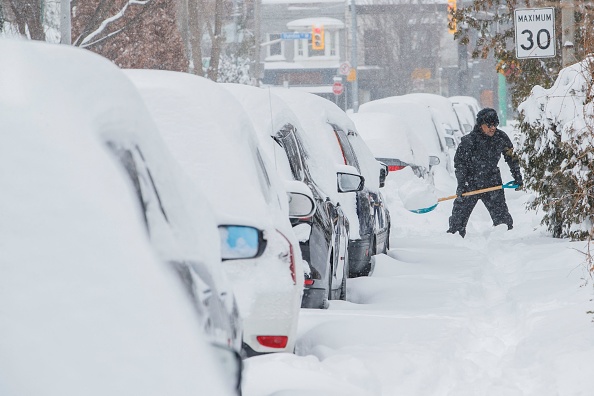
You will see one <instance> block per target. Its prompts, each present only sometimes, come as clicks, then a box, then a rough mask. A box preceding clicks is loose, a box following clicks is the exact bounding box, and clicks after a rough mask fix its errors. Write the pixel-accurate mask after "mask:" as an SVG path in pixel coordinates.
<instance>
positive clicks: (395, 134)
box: [349, 112, 439, 178]
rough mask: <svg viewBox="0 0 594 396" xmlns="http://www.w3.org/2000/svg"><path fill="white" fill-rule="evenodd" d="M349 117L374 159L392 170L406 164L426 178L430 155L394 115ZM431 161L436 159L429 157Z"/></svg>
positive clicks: (423, 145)
mask: <svg viewBox="0 0 594 396" xmlns="http://www.w3.org/2000/svg"><path fill="white" fill-rule="evenodd" d="M349 117H350V118H351V119H352V120H353V122H354V123H355V126H356V127H357V131H358V132H359V135H360V136H361V137H362V138H363V140H364V141H365V143H366V144H367V146H368V147H369V149H370V150H371V152H372V153H373V155H374V156H375V158H376V159H377V160H378V161H380V162H382V163H384V164H386V165H387V166H388V171H390V172H396V171H399V170H401V169H403V168H405V167H407V166H408V167H410V168H411V169H412V170H413V172H414V173H415V175H417V176H418V177H420V178H429V175H430V171H429V170H430V163H431V158H430V156H429V153H428V151H427V148H426V147H425V144H424V143H423V141H422V140H421V139H420V138H419V136H418V135H417V134H416V133H415V132H414V131H408V130H407V129H408V126H407V125H406V124H403V123H401V122H400V121H399V119H398V117H397V116H395V115H393V114H388V113H372V112H369V113H353V114H349ZM433 158H434V159H433V160H432V161H434V162H433V163H435V161H439V158H437V157H433Z"/></svg>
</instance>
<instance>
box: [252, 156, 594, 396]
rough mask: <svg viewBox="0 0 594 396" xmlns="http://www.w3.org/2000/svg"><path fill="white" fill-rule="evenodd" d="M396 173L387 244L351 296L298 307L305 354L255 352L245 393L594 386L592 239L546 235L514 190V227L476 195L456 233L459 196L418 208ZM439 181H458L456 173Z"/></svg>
mask: <svg viewBox="0 0 594 396" xmlns="http://www.w3.org/2000/svg"><path fill="white" fill-rule="evenodd" d="M501 169H502V173H503V178H504V181H507V180H511V178H510V176H509V172H507V171H508V170H507V167H506V165H505V164H503V165H502V166H501ZM391 176H392V178H391V179H390V180H389V181H388V183H387V185H386V188H385V192H384V194H385V196H386V197H387V200H388V204H389V206H390V211H391V214H392V221H393V225H392V236H391V250H390V251H389V253H388V255H379V256H377V257H376V259H377V264H376V270H375V272H374V273H373V275H372V276H370V277H363V278H357V279H349V281H348V301H332V302H331V305H330V308H329V309H328V310H302V312H301V317H300V325H299V339H298V343H297V347H296V351H295V352H296V353H295V355H290V354H282V355H268V356H259V357H255V358H250V359H248V360H246V362H245V363H246V370H245V380H244V396H267V395H276V396H280V395H284V396H289V395H293V396H296V395H303V396H312V395H315V396H318V395H341V396H346V395H362V396H363V395H365V396H371V395H373V396H396V395H406V396H415V395H468V396H471V395H472V396H478V395H489V396H491V395H492V396H512V395H513V396H516V395H535V396H536V395H538V396H547V395H551V396H553V395H561V396H565V395H592V394H594V376H592V372H593V370H594V323H593V322H592V319H593V317H594V316H593V315H592V313H591V311H594V303H593V302H592V297H593V293H592V290H593V288H592V279H591V278H590V276H589V275H588V273H587V271H586V266H585V264H584V257H583V254H582V253H580V251H583V250H584V248H585V243H583V242H573V243H572V242H569V241H567V240H558V239H553V238H551V237H549V236H548V235H547V234H546V233H545V232H544V230H543V228H542V227H540V226H539V225H538V223H539V219H538V217H537V216H536V214H535V213H526V212H525V211H524V203H525V202H526V200H528V199H530V196H529V194H527V193H525V192H516V191H506V196H507V200H508V204H509V206H510V212H511V213H512V216H513V217H514V221H515V223H514V229H513V230H511V231H507V227H506V226H499V227H496V228H493V227H492V225H491V224H492V223H491V220H490V218H489V215H488V213H487V211H486V209H485V208H484V206H483V205H482V203H479V204H478V205H477V208H476V209H475V211H474V213H473V215H472V216H471V219H470V223H469V226H468V229H467V231H468V233H467V236H466V238H464V239H462V238H461V237H460V236H458V235H451V234H446V233H445V230H446V229H447V219H448V216H449V214H450V212H451V207H452V202H451V201H446V202H443V203H440V204H439V205H438V207H437V208H436V210H434V211H433V212H430V213H427V214H424V215H418V214H413V213H410V212H408V211H406V210H405V209H404V208H403V207H402V203H401V201H400V200H399V194H398V188H399V187H398V186H401V185H402V183H401V180H398V178H397V177H394V176H393V175H391ZM436 186H437V188H438V192H439V193H443V195H450V194H452V192H453V191H455V182H454V180H453V179H451V178H450V177H449V176H445V175H439V178H438V179H436Z"/></svg>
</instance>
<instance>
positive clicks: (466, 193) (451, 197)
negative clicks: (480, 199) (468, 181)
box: [437, 186, 503, 202]
mask: <svg viewBox="0 0 594 396" xmlns="http://www.w3.org/2000/svg"><path fill="white" fill-rule="evenodd" d="M502 188H503V186H494V187H487V188H481V189H480V190H474V191H468V192H465V193H462V196H463V197H467V196H469V195H476V194H482V193H485V192H489V191H495V190H501V189H502ZM456 198H458V196H457V195H450V196H449V197H442V198H437V202H442V201H447V200H450V199H456Z"/></svg>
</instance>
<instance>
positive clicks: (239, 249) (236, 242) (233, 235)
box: [219, 225, 266, 260]
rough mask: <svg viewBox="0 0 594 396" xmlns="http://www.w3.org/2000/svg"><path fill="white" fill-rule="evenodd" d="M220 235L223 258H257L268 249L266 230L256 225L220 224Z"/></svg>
mask: <svg viewBox="0 0 594 396" xmlns="http://www.w3.org/2000/svg"><path fill="white" fill-rule="evenodd" d="M219 236H220V238H221V258H222V259H223V260H240V259H251V258H256V257H259V256H261V255H262V253H264V250H265V249H266V239H264V232H263V231H262V230H259V229H257V228H255V227H250V226H242V225H220V226H219Z"/></svg>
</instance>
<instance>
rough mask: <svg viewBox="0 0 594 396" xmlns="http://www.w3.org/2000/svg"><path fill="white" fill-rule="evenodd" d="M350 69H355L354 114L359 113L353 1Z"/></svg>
mask: <svg viewBox="0 0 594 396" xmlns="http://www.w3.org/2000/svg"><path fill="white" fill-rule="evenodd" d="M351 67H352V68H353V69H355V79H354V80H353V81H352V88H353V89H351V95H352V96H353V112H355V113H356V112H358V111H359V73H358V71H357V4H356V2H355V0H351Z"/></svg>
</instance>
